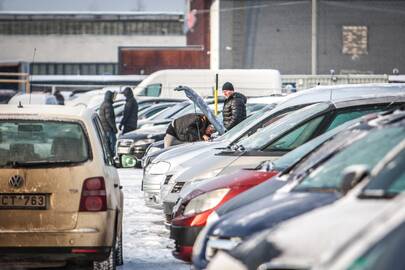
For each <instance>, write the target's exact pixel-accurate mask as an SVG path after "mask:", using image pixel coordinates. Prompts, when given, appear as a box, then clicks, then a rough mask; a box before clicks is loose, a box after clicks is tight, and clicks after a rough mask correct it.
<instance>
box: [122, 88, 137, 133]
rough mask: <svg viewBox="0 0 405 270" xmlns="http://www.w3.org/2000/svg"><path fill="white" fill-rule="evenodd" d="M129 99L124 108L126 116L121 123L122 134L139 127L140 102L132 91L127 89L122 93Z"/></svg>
mask: <svg viewBox="0 0 405 270" xmlns="http://www.w3.org/2000/svg"><path fill="white" fill-rule="evenodd" d="M122 93H123V94H124V96H125V98H126V99H127V100H126V102H125V107H124V114H123V117H122V120H121V123H120V127H119V128H120V130H122V134H125V133H127V132H130V131H132V130H135V129H136V128H137V125H138V102H136V100H135V98H134V94H133V93H132V89H131V88H130V87H127V88H125V89H124V91H123V92H122Z"/></svg>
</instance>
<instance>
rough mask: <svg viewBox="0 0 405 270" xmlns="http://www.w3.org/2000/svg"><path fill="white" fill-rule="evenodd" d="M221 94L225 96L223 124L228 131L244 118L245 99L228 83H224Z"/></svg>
mask: <svg viewBox="0 0 405 270" xmlns="http://www.w3.org/2000/svg"><path fill="white" fill-rule="evenodd" d="M222 92H223V93H224V96H225V98H226V99H225V102H224V107H223V110H222V116H223V123H224V126H225V128H226V129H227V130H230V129H231V128H233V127H234V126H236V125H237V124H239V123H240V122H242V121H243V120H244V119H245V118H246V101H247V99H246V97H245V96H244V95H242V94H241V93H238V92H235V90H234V89H233V85H232V83H230V82H226V83H224V85H223V86H222Z"/></svg>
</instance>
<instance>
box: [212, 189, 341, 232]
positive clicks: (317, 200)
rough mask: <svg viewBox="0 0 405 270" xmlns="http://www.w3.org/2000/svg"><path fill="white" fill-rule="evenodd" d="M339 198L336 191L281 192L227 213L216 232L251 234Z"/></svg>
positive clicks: (218, 224) (217, 225)
mask: <svg viewBox="0 0 405 270" xmlns="http://www.w3.org/2000/svg"><path fill="white" fill-rule="evenodd" d="M338 198H339V194H338V193H332V192H322V193H318V192H289V193H277V194H273V195H271V196H268V197H264V198H262V199H260V200H258V201H256V202H254V203H251V204H249V205H246V206H244V207H242V208H240V209H238V210H237V211H233V212H232V213H229V214H228V215H225V216H223V217H222V218H221V219H220V220H219V221H218V223H216V226H215V229H214V230H213V234H214V235H216V236H220V237H225V238H230V237H241V238H244V237H246V236H250V235H252V234H254V233H257V232H259V231H262V230H265V229H268V228H271V227H273V226H274V225H276V224H278V223H280V222H282V221H285V220H287V219H290V218H292V217H295V216H298V215H301V214H303V213H306V212H309V211H311V210H313V209H315V208H318V207H322V206H324V205H327V204H330V203H332V202H334V201H335V200H337V199H338Z"/></svg>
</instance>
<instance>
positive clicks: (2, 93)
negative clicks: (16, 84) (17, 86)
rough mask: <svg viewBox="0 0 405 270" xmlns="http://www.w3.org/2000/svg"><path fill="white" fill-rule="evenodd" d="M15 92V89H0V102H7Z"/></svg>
mask: <svg viewBox="0 0 405 270" xmlns="http://www.w3.org/2000/svg"><path fill="white" fill-rule="evenodd" d="M15 94H16V91H15V90H9V89H0V104H7V103H8V101H9V100H10V98H12V97H13V96H14V95H15Z"/></svg>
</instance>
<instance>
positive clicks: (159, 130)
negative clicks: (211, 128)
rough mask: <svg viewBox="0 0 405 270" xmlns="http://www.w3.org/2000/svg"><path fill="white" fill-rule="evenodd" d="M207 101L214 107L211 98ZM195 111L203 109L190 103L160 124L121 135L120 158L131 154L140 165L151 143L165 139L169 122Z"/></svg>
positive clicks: (118, 150) (118, 154)
mask: <svg viewBox="0 0 405 270" xmlns="http://www.w3.org/2000/svg"><path fill="white" fill-rule="evenodd" d="M207 103H208V104H209V105H208V106H209V107H210V108H211V109H212V108H213V106H214V105H213V101H212V100H209V101H208V102H207ZM170 109H171V108H169V110H170ZM194 112H197V113H200V112H201V111H200V110H199V109H198V108H195V107H194V106H193V105H192V104H191V103H189V104H188V105H187V106H186V107H184V108H183V109H182V110H180V111H178V112H177V113H175V114H173V115H172V118H171V120H169V119H166V120H162V121H161V122H160V124H159V125H157V124H156V123H155V125H152V126H143V128H140V129H137V130H134V131H131V132H128V133H125V134H123V135H121V136H119V138H118V140H117V150H116V153H117V156H118V158H120V159H122V157H123V156H124V155H125V156H128V155H129V156H131V157H133V158H134V159H135V161H136V164H137V166H138V167H139V166H140V165H141V160H142V158H143V156H144V154H145V152H146V149H147V148H148V147H149V145H150V144H152V143H154V142H156V141H161V140H163V139H164V137H165V135H166V130H167V126H168V125H169V123H170V122H171V121H173V120H174V119H176V118H178V117H180V116H182V115H185V114H187V113H194Z"/></svg>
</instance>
